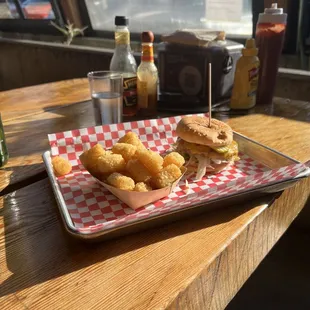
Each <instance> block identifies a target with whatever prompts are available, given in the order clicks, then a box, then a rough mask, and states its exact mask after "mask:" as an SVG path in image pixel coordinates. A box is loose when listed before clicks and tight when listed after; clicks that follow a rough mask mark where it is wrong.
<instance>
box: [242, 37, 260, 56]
mask: <svg viewBox="0 0 310 310" xmlns="http://www.w3.org/2000/svg"><path fill="white" fill-rule="evenodd" d="M242 54H243V55H244V56H256V55H257V54H258V48H257V47H256V44H255V40H254V39H247V40H246V43H245V48H244V49H243V50H242Z"/></svg>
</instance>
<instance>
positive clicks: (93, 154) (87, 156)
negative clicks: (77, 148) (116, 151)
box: [80, 144, 105, 170]
mask: <svg viewBox="0 0 310 310" xmlns="http://www.w3.org/2000/svg"><path fill="white" fill-rule="evenodd" d="M103 155H105V150H104V148H103V147H102V146H101V145H100V144H96V145H95V146H93V147H92V148H90V149H89V150H88V151H85V152H84V153H82V154H81V155H80V161H81V163H82V164H83V166H84V167H85V168H86V169H87V170H93V168H94V167H95V166H96V164H97V160H98V158H99V157H100V156H103Z"/></svg>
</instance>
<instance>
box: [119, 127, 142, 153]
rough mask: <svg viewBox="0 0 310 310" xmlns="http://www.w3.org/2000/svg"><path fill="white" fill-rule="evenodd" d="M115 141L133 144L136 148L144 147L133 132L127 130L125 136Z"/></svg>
mask: <svg viewBox="0 0 310 310" xmlns="http://www.w3.org/2000/svg"><path fill="white" fill-rule="evenodd" d="M117 143H127V144H132V145H135V146H136V147H137V148H138V149H139V148H142V149H145V146H144V145H143V143H142V142H141V140H140V139H139V137H138V136H137V135H136V134H135V133H134V132H131V131H130V132H127V133H126V134H125V136H123V137H122V138H120V139H119V140H118V142H117Z"/></svg>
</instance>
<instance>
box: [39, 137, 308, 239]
mask: <svg viewBox="0 0 310 310" xmlns="http://www.w3.org/2000/svg"><path fill="white" fill-rule="evenodd" d="M234 134H236V135H238V136H240V137H241V138H242V139H245V140H247V141H250V142H251V143H255V144H257V145H259V146H261V147H264V148H266V149H268V150H270V151H271V152H273V153H276V154H277V155H279V156H281V157H284V158H286V159H288V160H290V161H292V162H294V163H296V164H300V163H301V162H299V161H297V160H295V159H293V158H291V157H289V156H287V155H285V154H282V153H281V152H278V151H276V150H274V149H272V148H270V147H267V146H265V145H263V144H261V143H259V142H256V141H254V140H252V139H250V138H248V137H246V136H244V135H242V134H240V133H237V132H234ZM50 155H51V153H50V151H45V152H44V153H43V154H42V158H43V161H44V164H45V166H46V170H47V173H48V177H49V179H50V182H51V185H52V188H53V192H54V195H55V197H56V201H57V204H58V207H59V209H60V213H61V216H62V219H63V222H64V224H65V227H66V230H67V231H68V232H69V234H71V235H73V236H75V237H78V238H80V239H92V238H97V237H99V236H103V235H107V234H109V233H111V232H113V231H116V230H120V229H124V228H127V227H130V226H134V225H136V224H138V223H140V222H147V221H152V220H155V219H158V218H161V217H164V216H166V215H171V214H174V213H178V212H180V211H182V210H175V211H171V212H169V213H167V214H161V215H155V216H153V217H150V218H147V219H142V220H140V221H135V222H132V223H128V224H125V225H122V226H121V227H111V228H108V229H102V230H99V231H96V232H89V231H81V230H79V229H77V228H76V227H75V226H74V224H73V222H72V220H71V217H70V214H69V212H68V210H67V208H66V207H65V201H64V199H63V196H62V195H61V191H60V188H59V185H58V183H57V182H55V181H54V177H53V171H52V168H51V165H50V163H49V161H50ZM309 174H310V168H308V169H306V170H305V171H303V172H302V173H300V174H299V175H298V176H296V177H295V178H293V179H292V180H291V181H293V180H296V181H297V179H300V178H303V177H306V176H308V175H309ZM286 181H287V180H286ZM286 181H282V182H276V183H273V184H268V185H267V186H266V185H265V186H261V187H258V188H255V189H250V190H246V191H243V192H239V193H236V194H233V195H230V196H225V197H221V198H217V199H213V200H210V201H209V202H204V203H200V204H195V205H193V206H190V207H187V208H186V209H193V208H198V207H199V206H202V205H206V204H210V203H213V202H215V201H220V200H222V199H229V198H234V197H237V196H242V195H246V194H248V193H251V192H257V191H260V190H262V189H268V188H269V187H271V186H274V185H280V184H281V183H285V182H286Z"/></svg>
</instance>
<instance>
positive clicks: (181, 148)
mask: <svg viewBox="0 0 310 310" xmlns="http://www.w3.org/2000/svg"><path fill="white" fill-rule="evenodd" d="M175 149H176V151H177V152H179V153H180V154H181V155H183V157H184V158H185V160H186V161H187V163H186V166H187V169H188V171H192V172H196V180H198V181H199V180H201V179H202V177H203V176H204V175H205V174H206V172H212V171H213V170H216V167H218V166H219V165H224V166H225V165H227V166H229V165H230V164H233V163H234V161H237V160H239V157H238V144H237V142H236V141H232V142H231V143H230V144H228V145H225V146H220V147H214V146H206V145H201V144H196V143H190V142H187V141H185V140H183V139H181V138H178V140H177V142H176V145H175Z"/></svg>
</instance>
